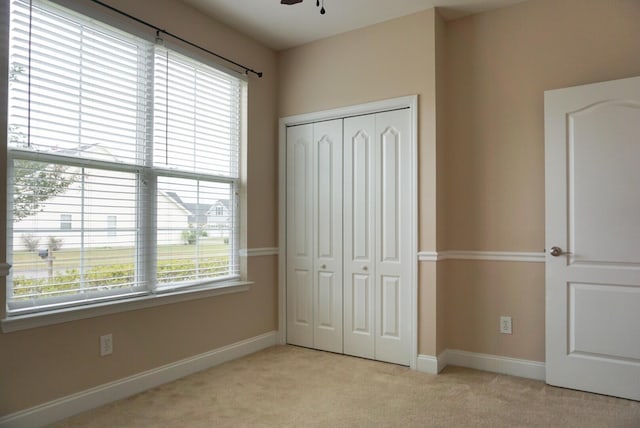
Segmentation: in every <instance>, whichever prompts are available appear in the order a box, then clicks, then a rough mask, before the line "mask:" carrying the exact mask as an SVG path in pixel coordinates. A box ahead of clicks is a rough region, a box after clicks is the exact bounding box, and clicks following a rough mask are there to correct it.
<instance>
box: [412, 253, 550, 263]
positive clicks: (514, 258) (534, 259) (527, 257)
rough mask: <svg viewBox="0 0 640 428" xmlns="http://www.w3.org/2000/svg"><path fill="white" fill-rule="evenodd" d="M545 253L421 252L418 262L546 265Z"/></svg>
mask: <svg viewBox="0 0 640 428" xmlns="http://www.w3.org/2000/svg"><path fill="white" fill-rule="evenodd" d="M545 258H546V255H545V253H544V252H518V251H440V252H435V251H421V252H419V253H418V260H420V261H422V262H424V261H428V262H433V261H441V260H487V261H496V262H529V263H544V262H545Z"/></svg>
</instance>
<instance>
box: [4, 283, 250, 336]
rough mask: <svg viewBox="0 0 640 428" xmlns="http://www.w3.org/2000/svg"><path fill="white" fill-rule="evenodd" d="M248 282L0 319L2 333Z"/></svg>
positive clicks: (234, 289) (235, 289)
mask: <svg viewBox="0 0 640 428" xmlns="http://www.w3.org/2000/svg"><path fill="white" fill-rule="evenodd" d="M251 284H253V282H250V281H234V282H227V283H218V284H215V285H212V286H209V287H199V288H192V289H184V290H176V291H173V292H167V293H162V294H150V295H147V296H142V297H134V298H129V299H126V300H113V301H108V302H104V303H97V304H93V305H86V306H75V307H70V308H64V309H58V310H53V311H46V312H38V313H33V314H26V315H17V316H12V317H7V318H4V319H0V326H1V327H2V332H3V333H9V332H12V331H19V330H27V329H30V328H35V327H43V326H47V325H54V324H60V323H63V322H68V321H76V320H81V319H86V318H93V317H98V316H102V315H110V314H117V313H120V312H126V311H133V310H138V309H144V308H151V307H154V306H161V305H168V304H172V303H178V302H185V301H188V300H195V299H204V298H207V297H213V296H220V295H223V294H231V293H240V292H244V291H248V290H249V288H250V285H251Z"/></svg>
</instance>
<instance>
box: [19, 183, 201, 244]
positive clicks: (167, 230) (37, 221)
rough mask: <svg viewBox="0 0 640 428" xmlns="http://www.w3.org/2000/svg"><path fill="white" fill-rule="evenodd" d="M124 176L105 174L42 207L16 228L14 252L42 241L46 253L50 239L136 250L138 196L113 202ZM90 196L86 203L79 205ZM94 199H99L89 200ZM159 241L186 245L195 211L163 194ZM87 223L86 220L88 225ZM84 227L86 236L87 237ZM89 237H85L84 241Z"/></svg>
mask: <svg viewBox="0 0 640 428" xmlns="http://www.w3.org/2000/svg"><path fill="white" fill-rule="evenodd" d="M122 175H123V174H122V173H119V172H115V171H101V176H100V181H97V180H95V179H93V180H92V178H93V177H89V178H88V179H85V181H84V189H83V188H82V184H81V183H78V182H75V183H73V184H72V185H71V186H69V188H68V189H67V191H66V192H64V193H63V194H60V195H58V196H55V197H53V198H51V199H50V200H48V201H46V202H44V203H43V204H42V206H43V208H44V209H43V210H40V211H39V212H37V213H36V214H35V215H31V216H29V217H27V218H24V219H23V220H21V221H19V222H17V223H16V224H15V225H14V232H13V236H14V242H13V250H14V251H23V250H26V249H27V247H26V245H25V242H24V239H23V236H27V235H30V236H32V237H33V239H39V245H38V247H39V248H46V247H47V241H48V239H49V237H54V238H57V239H61V240H62V246H63V248H65V249H68V248H78V247H80V246H81V243H82V241H83V242H84V246H85V247H130V246H133V245H135V229H136V223H135V210H136V208H135V193H132V195H130V196H128V197H119V198H113V197H108V196H109V195H110V194H111V193H110V191H112V190H113V189H115V188H117V186H118V185H121V184H122V180H123V177H122ZM83 191H84V193H85V204H84V207H82V206H81V205H80V204H78V201H79V200H80V198H81V194H82V192H83ZM88 194H89V195H91V194H94V195H96V196H94V197H87V196H86V195H88ZM157 204H158V215H157V222H158V231H159V234H161V235H160V236H159V237H158V243H159V244H160V245H176V244H182V243H184V240H183V237H182V232H183V231H184V230H187V229H188V228H189V224H190V223H191V222H190V216H191V215H192V214H191V211H189V210H188V209H187V208H185V207H184V206H183V205H181V204H179V203H177V202H176V201H175V199H173V198H171V197H169V196H167V195H166V194H165V193H162V192H159V194H158V199H157ZM83 218H84V221H83V220H82V219H83ZM83 224H84V234H83V233H82V232H83ZM83 235H84V236H83Z"/></svg>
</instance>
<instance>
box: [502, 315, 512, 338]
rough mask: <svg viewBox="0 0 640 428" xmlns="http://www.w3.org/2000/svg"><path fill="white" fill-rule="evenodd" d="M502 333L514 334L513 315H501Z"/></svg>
mask: <svg viewBox="0 0 640 428" xmlns="http://www.w3.org/2000/svg"><path fill="white" fill-rule="evenodd" d="M500 333H502V334H512V333H513V330H512V326H511V317H507V316H501V317H500Z"/></svg>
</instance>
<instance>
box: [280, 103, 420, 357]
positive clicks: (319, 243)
mask: <svg viewBox="0 0 640 428" xmlns="http://www.w3.org/2000/svg"><path fill="white" fill-rule="evenodd" d="M411 138H412V137H411V116H410V111H409V110H408V109H403V110H396V111H389V112H383V113H375V114H369V115H362V116H356V117H351V118H345V119H337V120H330V121H324V122H317V123H312V124H305V125H297V126H291V127H288V128H287V149H286V150H287V165H286V168H287V174H286V175H287V178H286V183H287V184H286V192H287V206H286V210H287V214H286V217H287V223H286V234H287V238H286V241H287V256H286V257H287V258H286V261H287V267H286V287H287V342H288V343H291V344H294V345H300V346H306V347H311V348H316V349H322V350H326V351H332V352H340V353H345V354H349V355H355V356H359V357H365V358H371V359H376V360H380V361H387V362H391V363H396V364H403V365H409V364H410V346H411V340H410V331H411V324H410V323H411V319H410V316H411V311H410V307H409V305H410V302H411V294H410V293H411V263H415V260H414V259H413V258H412V250H411V248H412V247H411V218H412V217H411V212H410V210H411V206H412V204H411V201H410V199H409V198H411V197H412V192H411V191H410V189H411V179H412V178H411V168H410V165H411V162H412V159H411V147H412V146H411V144H412V141H411Z"/></svg>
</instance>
